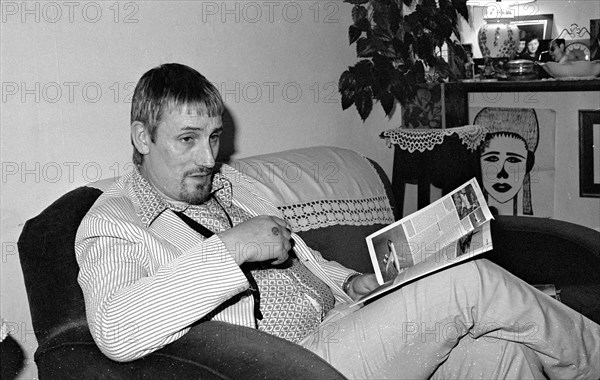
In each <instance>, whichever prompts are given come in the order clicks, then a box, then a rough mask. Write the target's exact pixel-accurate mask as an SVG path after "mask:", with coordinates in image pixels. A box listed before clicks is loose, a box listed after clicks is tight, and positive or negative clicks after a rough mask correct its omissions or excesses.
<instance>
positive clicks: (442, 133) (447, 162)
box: [381, 125, 488, 215]
mask: <svg viewBox="0 0 600 380" xmlns="http://www.w3.org/2000/svg"><path fill="white" fill-rule="evenodd" d="M487 133H488V129H487V128H486V127H483V126H479V125H465V126H462V127H457V128H447V129H408V128H395V129H391V130H387V131H385V132H383V133H382V134H381V137H382V138H384V139H385V140H386V143H387V145H388V147H390V148H391V147H392V146H393V147H394V167H393V170H392V186H393V187H394V197H395V199H396V201H397V204H398V207H399V209H400V210H399V211H400V215H403V207H404V194H405V186H406V184H407V183H412V184H414V183H416V184H417V207H418V209H421V208H423V207H425V206H427V205H428V204H429V203H430V202H431V194H430V185H434V186H435V187H438V188H441V189H442V192H443V194H447V193H448V192H450V191H452V190H454V189H455V188H456V187H458V186H460V185H462V184H463V183H464V182H466V181H468V180H469V179H471V178H473V177H475V178H477V180H478V181H479V183H480V184H481V169H480V163H479V149H478V148H479V146H480V144H481V143H482V142H483V141H484V140H485V136H486V134H487Z"/></svg>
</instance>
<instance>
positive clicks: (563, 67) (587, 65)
mask: <svg viewBox="0 0 600 380" xmlns="http://www.w3.org/2000/svg"><path fill="white" fill-rule="evenodd" d="M538 64H539V65H540V66H542V67H543V68H544V70H546V72H547V73H548V74H550V75H552V76H553V77H554V78H593V77H597V76H598V75H600V61H574V62H566V63H557V62H544V63H542V62H538Z"/></svg>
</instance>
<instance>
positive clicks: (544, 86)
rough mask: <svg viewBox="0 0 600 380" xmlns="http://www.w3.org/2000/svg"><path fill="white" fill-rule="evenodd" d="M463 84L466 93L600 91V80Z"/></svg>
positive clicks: (540, 80)
mask: <svg viewBox="0 0 600 380" xmlns="http://www.w3.org/2000/svg"><path fill="white" fill-rule="evenodd" d="M461 84H462V86H463V89H464V90H465V91H466V92H529V91H544V92H555V91H600V78H596V79H587V80H555V79H538V80H530V81H497V82H477V81H473V82H462V83H461Z"/></svg>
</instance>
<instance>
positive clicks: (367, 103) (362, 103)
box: [354, 87, 373, 122]
mask: <svg viewBox="0 0 600 380" xmlns="http://www.w3.org/2000/svg"><path fill="white" fill-rule="evenodd" d="M354 104H355V105H356V109H357V110H358V114H359V115H360V118H361V119H362V121H363V122H364V121H365V120H366V119H367V117H369V114H370V113H371V110H372V109H373V92H372V91H371V88H370V87H365V88H363V89H361V90H359V91H358V92H357V93H356V95H355V96H354Z"/></svg>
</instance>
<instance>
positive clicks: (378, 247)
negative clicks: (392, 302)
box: [366, 178, 492, 284]
mask: <svg viewBox="0 0 600 380" xmlns="http://www.w3.org/2000/svg"><path fill="white" fill-rule="evenodd" d="M491 219H492V213H491V212H490V210H489V208H488V206H487V203H486V201H485V198H484V196H483V192H482V191H481V188H480V187H479V184H478V183H477V181H476V180H475V179H474V178H473V179H471V180H470V181H468V182H467V183H465V184H463V185H462V186H460V187H459V188H457V189H455V190H454V191H452V192H451V193H449V194H447V195H445V196H444V197H442V198H440V199H438V200H437V201H436V202H434V203H432V204H430V205H428V206H427V207H425V208H423V209H421V210H419V211H417V212H415V213H413V214H411V215H409V216H406V217H404V218H402V219H401V220H399V221H397V222H395V223H392V224H391V225H389V226H386V227H384V228H382V229H381V230H379V231H377V232H375V233H373V234H371V235H369V236H367V238H366V241H367V247H368V249H369V255H370V257H371V262H372V264H373V268H374V272H375V275H376V277H377V281H378V282H379V284H384V283H386V282H388V281H390V280H394V279H395V278H396V277H397V276H398V274H399V273H400V272H401V271H402V270H403V269H404V268H408V267H412V266H415V265H417V264H419V263H420V262H422V261H425V260H426V259H427V257H428V256H430V255H432V254H435V253H436V252H439V251H441V250H442V249H443V248H445V247H447V246H449V245H451V243H453V242H456V241H457V240H458V239H460V238H461V237H462V236H465V235H467V234H468V233H469V232H472V231H473V230H474V229H475V228H477V227H480V226H482V225H483V224H485V223H486V222H488V221H489V220H491Z"/></svg>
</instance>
